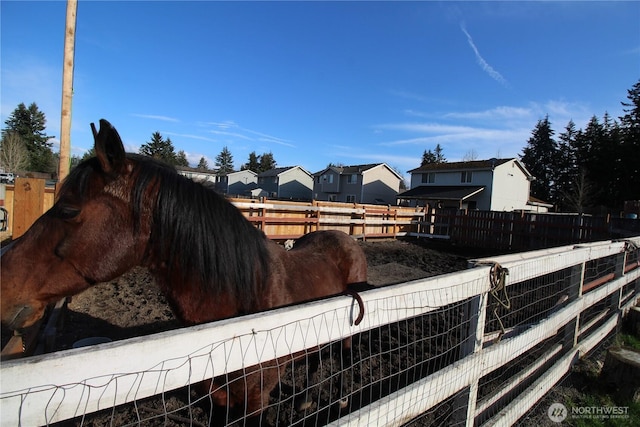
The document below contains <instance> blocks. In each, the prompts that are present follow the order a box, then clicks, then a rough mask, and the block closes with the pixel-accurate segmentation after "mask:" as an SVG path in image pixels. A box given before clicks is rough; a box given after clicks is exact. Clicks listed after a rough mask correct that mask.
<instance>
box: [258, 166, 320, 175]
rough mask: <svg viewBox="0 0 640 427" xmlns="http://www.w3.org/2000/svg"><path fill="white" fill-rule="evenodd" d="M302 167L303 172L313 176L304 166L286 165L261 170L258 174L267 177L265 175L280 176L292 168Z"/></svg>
mask: <svg viewBox="0 0 640 427" xmlns="http://www.w3.org/2000/svg"><path fill="white" fill-rule="evenodd" d="M296 168H298V169H300V170H302V171H303V172H305V173H306V174H307V175H309V176H311V174H310V173H309V172H307V170H305V169H304V168H303V167H302V166H285V167H281V168H273V169H269V170H268V171H264V172H260V173H259V174H258V176H259V177H265V176H278V175H281V174H283V173H285V172H288V171H290V170H292V169H296Z"/></svg>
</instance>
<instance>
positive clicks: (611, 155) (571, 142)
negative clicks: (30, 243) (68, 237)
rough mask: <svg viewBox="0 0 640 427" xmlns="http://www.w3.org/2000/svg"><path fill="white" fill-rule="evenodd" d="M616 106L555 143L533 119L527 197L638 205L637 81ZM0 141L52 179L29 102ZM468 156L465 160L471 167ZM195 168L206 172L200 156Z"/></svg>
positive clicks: (574, 206) (572, 204)
mask: <svg viewBox="0 0 640 427" xmlns="http://www.w3.org/2000/svg"><path fill="white" fill-rule="evenodd" d="M627 92H628V95H627V98H628V100H627V101H626V102H625V101H623V102H621V104H622V106H623V112H624V113H625V114H624V115H623V116H622V117H619V119H618V120H616V119H613V118H611V117H610V116H609V114H608V113H605V114H604V116H603V117H602V119H599V118H598V117H596V116H595V115H594V116H593V117H592V118H591V120H590V121H589V123H588V124H587V125H586V127H585V129H584V130H583V129H576V125H575V123H574V122H573V121H569V123H568V124H567V125H566V126H565V128H564V130H563V131H562V132H561V133H560V134H559V135H558V137H557V139H556V138H554V135H555V131H554V130H553V128H552V124H551V122H550V120H549V116H548V115H547V116H546V117H545V118H543V119H541V120H539V121H538V122H537V124H536V125H535V127H534V129H533V130H532V133H531V137H530V138H529V140H528V141H527V143H526V146H525V147H524V148H523V150H522V154H520V160H521V161H522V163H523V164H524V166H525V167H526V168H527V170H528V171H529V172H530V173H531V174H532V175H533V177H534V180H533V181H532V182H531V195H532V196H533V197H536V198H538V199H540V200H542V201H545V202H548V203H551V204H553V205H554V206H555V207H556V210H558V211H562V212H578V213H585V212H588V213H600V214H602V213H610V212H614V213H615V212H619V211H620V210H621V209H622V208H623V204H624V202H625V201H627V200H640V80H639V81H638V82H637V83H636V84H635V85H633V87H632V88H631V89H629V90H628V91H627ZM5 125H6V127H5V128H4V129H2V138H1V139H0V166H2V167H3V168H4V169H5V170H7V171H19V170H28V171H33V172H47V173H55V171H56V170H57V163H58V154H57V153H56V154H54V153H53V152H52V150H51V146H52V144H51V143H50V142H49V141H50V139H51V138H52V136H50V135H47V134H46V132H45V128H46V118H45V115H44V113H43V112H41V111H40V110H39V109H38V106H37V105H36V104H35V103H32V104H31V105H29V107H27V106H25V104H20V105H18V107H17V108H16V109H15V110H14V111H13V113H12V114H11V115H10V116H9V118H8V119H7V120H6V121H5ZM139 152H140V154H143V155H147V156H151V157H154V158H157V159H160V160H162V161H164V162H166V163H169V164H171V165H174V166H178V167H189V163H188V161H187V157H186V154H185V152H184V151H183V150H179V151H178V152H176V151H175V148H174V146H173V143H172V141H171V139H170V138H166V139H165V138H164V137H163V136H162V135H161V134H160V132H154V133H153V134H152V135H151V139H150V140H149V141H148V142H146V143H145V144H143V145H142V146H141V147H140V150H139ZM93 155H94V152H93V149H92V150H90V151H89V152H87V153H85V155H84V156H83V157H81V158H80V157H77V156H72V158H71V163H72V167H73V166H74V165H75V164H77V163H79V162H80V161H81V160H84V159H85V158H88V157H92V156H93ZM476 157H477V155H476V154H475V152H470V153H467V155H465V159H464V160H475V159H476ZM444 162H447V159H446V158H445V156H444V150H443V148H442V147H441V146H440V144H438V145H437V146H436V147H435V150H434V151H431V150H428V151H427V150H425V151H424V153H423V155H422V159H421V165H425V164H428V163H444ZM276 166H277V163H276V161H275V159H274V157H273V154H272V153H271V152H268V153H263V154H262V155H257V154H256V152H255V151H253V152H251V153H250V154H249V158H248V159H247V162H246V163H244V164H242V165H241V167H240V169H241V170H247V169H248V170H251V171H254V172H256V173H260V172H264V171H268V170H270V169H273V168H275V167H276ZM196 169H199V170H204V171H210V169H209V165H208V162H207V160H206V159H205V158H204V157H201V158H200V161H199V163H198V165H197V167H196ZM234 170H235V167H234V163H233V155H232V154H231V152H230V151H229V149H228V147H226V146H225V147H223V148H222V151H221V152H220V153H219V154H218V155H217V156H216V158H215V169H214V171H215V172H216V173H218V174H220V175H224V174H227V173H230V172H233V171H234Z"/></svg>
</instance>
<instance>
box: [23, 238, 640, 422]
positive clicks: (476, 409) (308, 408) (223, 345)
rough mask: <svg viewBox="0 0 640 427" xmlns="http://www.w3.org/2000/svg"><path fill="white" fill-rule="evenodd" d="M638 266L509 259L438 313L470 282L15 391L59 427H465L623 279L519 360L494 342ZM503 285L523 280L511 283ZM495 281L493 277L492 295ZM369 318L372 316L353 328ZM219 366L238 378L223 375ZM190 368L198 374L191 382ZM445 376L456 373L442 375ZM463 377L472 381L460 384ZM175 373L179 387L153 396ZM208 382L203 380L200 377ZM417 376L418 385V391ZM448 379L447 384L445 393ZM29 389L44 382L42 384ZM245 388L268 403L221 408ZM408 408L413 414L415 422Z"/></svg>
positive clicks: (635, 257)
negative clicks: (142, 390)
mask: <svg viewBox="0 0 640 427" xmlns="http://www.w3.org/2000/svg"><path fill="white" fill-rule="evenodd" d="M639 257H640V253H639V252H638V248H637V247H634V248H633V249H632V250H631V251H630V252H629V253H628V254H627V258H626V262H624V263H622V262H621V258H620V257H619V255H612V256H606V257H603V258H598V259H593V260H589V261H586V262H584V263H579V264H576V265H574V266H569V267H566V266H565V267H563V268H560V269H558V270H555V269H554V268H553V267H552V266H550V267H549V268H546V267H545V266H544V264H542V266H541V263H540V258H537V259H533V260H530V261H526V262H518V263H515V264H514V265H513V266H511V267H510V268H509V269H506V268H505V269H504V273H505V276H504V277H505V278H506V279H505V283H504V284H505V286H504V287H503V288H501V289H499V290H500V292H488V293H486V294H483V295H478V296H476V297H470V298H459V300H458V301H457V302H453V303H448V304H444V305H443V304H442V303H441V301H455V298H454V299H452V295H458V294H460V295H462V294H463V293H462V292H460V290H462V289H468V288H469V287H471V286H474V283H472V282H464V281H462V280H457V277H462V276H457V275H451V276H450V277H449V278H448V280H447V281H446V282H444V281H443V283H446V285H442V286H441V287H439V288H434V286H433V285H430V286H426V285H425V288H424V289H421V288H420V286H413V287H398V288H397V289H398V292H397V293H389V296H386V297H384V298H382V297H381V298H378V299H376V298H373V297H372V298H365V303H366V307H365V322H364V323H365V326H363V327H361V328H360V329H357V330H356V331H357V332H356V333H353V334H351V333H350V331H351V329H349V328H350V327H351V325H350V324H349V323H348V322H345V319H346V318H348V317H349V316H346V315H345V313H344V310H343V311H340V309H333V310H329V309H327V311H324V312H321V313H320V314H314V315H313V316H311V317H307V318H304V319H299V318H298V319H297V320H291V321H289V322H288V323H287V324H285V325H282V326H278V327H273V328H267V329H266V330H259V331H255V333H252V334H243V335H240V336H235V337H233V338H230V339H228V340H222V341H213V340H212V342H210V343H206V342H205V343H202V345H200V346H199V350H197V351H195V352H193V351H191V352H190V353H188V354H185V355H184V357H177V358H175V359H171V360H166V361H164V362H162V363H160V364H159V365H157V366H154V367H152V368H150V369H148V370H145V371H141V372H127V373H113V374H111V375H107V376H101V377H95V378H88V379H86V380H84V381H83V382H80V383H69V384H56V385H42V386H36V387H33V388H32V389H29V390H23V391H18V392H16V393H18V394H19V395H20V398H21V400H22V402H23V403H22V405H23V406H24V407H26V406H28V405H29V402H30V401H31V400H32V399H38V396H39V393H41V394H42V395H43V396H44V395H47V396H50V397H48V399H49V400H48V404H47V405H46V419H47V424H48V425H54V426H60V427H67V426H69V427H70V426H74V427H76V426H91V427H93V426H154V427H155V426H229V427H240V426H265V427H283V426H321V425H327V424H331V423H334V425H339V424H340V423H343V422H344V423H346V422H350V421H352V420H353V419H354V418H355V417H361V419H360V421H361V423H362V422H365V423H367V424H369V425H378V426H386V425H388V424H394V425H404V426H412V427H414V426H415V427H422V426H442V425H450V426H456V425H464V424H466V423H467V422H468V416H469V412H470V411H471V417H472V419H473V421H474V424H475V425H481V424H482V423H484V422H486V421H488V420H490V419H491V418H492V417H494V416H495V415H496V414H499V413H500V412H501V411H503V410H504V409H505V408H506V407H508V406H509V405H510V404H511V403H512V402H514V401H515V400H517V399H516V397H518V396H519V395H520V394H521V393H522V392H523V391H525V390H527V389H528V388H530V387H532V386H533V385H534V384H537V383H540V382H544V381H546V373H547V371H548V370H549V368H550V367H551V366H552V365H554V364H555V363H556V362H558V361H559V360H561V359H562V358H563V356H565V355H569V354H571V352H572V351H574V345H575V343H576V342H581V341H582V340H587V339H589V336H590V334H591V332H592V331H594V330H596V329H598V328H600V327H601V326H602V325H604V324H605V323H607V322H610V321H611V316H609V315H608V313H614V311H615V310H616V309H617V307H619V305H620V303H621V302H624V301H631V300H632V299H633V298H637V290H638V285H637V283H636V282H637V280H636V281H632V282H630V283H627V284H626V285H624V286H622V288H621V289H620V291H619V292H614V293H611V294H608V295H606V296H605V297H604V298H601V299H599V300H598V301H596V302H595V303H594V304H593V305H590V306H588V307H585V308H584V309H581V310H582V311H581V312H580V315H579V316H578V317H576V318H575V319H574V320H572V321H570V322H569V323H560V324H558V325H559V326H557V330H553V332H552V333H551V334H547V335H544V336H539V339H537V340H536V341H532V343H533V342H535V343H536V344H534V345H532V346H531V347H530V348H528V350H527V351H523V352H521V353H518V354H513V355H511V354H505V353H508V352H509V351H510V347H509V346H508V345H505V346H502V344H503V342H504V341H506V340H508V339H510V338H513V337H517V336H518V335H520V334H523V333H526V332H531V331H532V332H535V333H538V331H537V329H536V326H537V325H540V324H541V323H542V322H544V321H546V320H549V319H550V318H552V317H554V316H555V315H556V314H557V313H559V312H560V310H562V309H563V308H565V307H567V306H568V305H569V304H571V303H572V302H574V301H577V300H578V299H579V298H581V297H582V295H583V294H584V287H585V286H588V287H589V289H588V291H587V293H591V292H594V293H595V292H597V290H598V289H601V287H603V286H606V284H607V283H608V282H609V281H610V280H612V279H611V277H612V276H615V277H619V276H620V274H622V271H623V270H625V271H626V270H627V269H628V267H629V266H631V267H633V268H636V267H634V265H637V264H633V263H637V262H638V261H639ZM550 265H551V264H550ZM487 270H488V269H487ZM507 273H508V274H507ZM465 277H466V276H465ZM509 277H520V278H524V279H522V281H520V282H513V283H512V282H510V281H509ZM474 280H478V279H474ZM418 283H422V282H420V281H418ZM425 283H426V282H425ZM429 283H431V282H429ZM433 283H436V282H433ZM496 283H497V282H496V281H495V280H493V281H492V286H496ZM408 289H410V290H408ZM494 290H498V289H494ZM372 295H380V294H372ZM322 307H323V308H322V310H324V306H322ZM345 310H346V309H345ZM316 313H317V312H316ZM367 316H368V317H367ZM369 319H376V320H375V321H372V323H371V324H370V325H369V326H367V324H366V323H367V322H368V321H369ZM336 331H337V332H336ZM345 331H346V332H345ZM175 333H176V334H178V333H180V332H179V331H175ZM476 333H479V334H480V336H476ZM541 333H542V332H541ZM327 336H332V337H335V336H339V337H346V338H340V339H333V340H331V341H329V342H326V339H325V338H323V337H327ZM168 342H169V341H168ZM301 346H302V347H301ZM300 348H306V350H300ZM283 349H284V351H282V350H283ZM493 350H496V353H495V354H496V356H498V357H499V358H502V359H503V363H501V364H499V365H497V366H496V367H495V368H491V369H490V370H489V368H482V367H480V366H478V364H480V363H481V361H482V360H483V359H482V358H481V357H478V359H477V360H478V364H476V365H472V364H470V363H466V362H468V361H469V360H472V361H473V360H475V359H473V357H474V356H477V355H478V352H480V354H482V352H483V351H485V352H486V351H493ZM269 354H279V355H282V356H280V357H279V358H278V359H276V360H271V361H265V362H262V363H260V364H258V365H256V364H255V362H251V361H253V360H257V359H256V357H258V358H259V359H261V360H264V359H265V358H264V357H263V356H264V355H269ZM485 354H486V353H485ZM221 355H223V356H222V359H221ZM233 357H240V358H241V359H242V360H232V358H233ZM220 360H223V361H224V362H226V363H220ZM230 362H234V363H235V364H231V366H243V368H242V369H241V370H239V371H236V370H234V369H235V368H234V369H230V368H229V367H228V366H227V364H228V363H230ZM485 362H486V361H485ZM252 363H254V364H252ZM196 366H198V367H199V368H198V369H196V368H195V367H196ZM202 366H205V367H206V369H204V373H203V370H202V369H200V368H201V367H202ZM452 366H460V367H461V368H460V370H459V371H456V370H455V369H452ZM463 367H464V369H462V368H463ZM465 369H466V371H465ZM482 369H487V370H482ZM471 371H473V372H471ZM443 372H445V373H446V375H445V374H443ZM452 372H453V374H452ZM476 372H483V373H482V375H481V376H480V375H478V377H476V382H474V380H473V375H476V374H475V373H476ZM439 374H442V375H439ZM452 375H453V376H452ZM175 377H179V378H180V381H182V383H183V384H184V386H183V387H180V388H177V389H172V388H174V387H173V386H172V387H168V386H167V384H169V383H171V384H173V383H172V382H170V381H169V379H170V378H175ZM211 377H213V378H215V381H214V382H211V381H207V379H208V378H211ZM143 378H147V379H148V378H152V379H154V381H155V382H156V389H157V394H156V395H155V396H153V397H143V395H141V394H139V387H140V384H141V381H142V379H143ZM274 378H275V381H274ZM425 378H429V382H428V383H426V384H427V386H424V387H422V386H421V384H424V383H425V382H424V380H425ZM478 378H479V379H478ZM458 380H459V382H460V384H461V386H460V387H458V388H454V387H452V386H451V384H452V382H453V383H456V382H458ZM43 383H44V384H47V382H46V380H45V381H43ZM256 388H257V389H260V388H266V389H267V391H268V393H265V394H264V396H263V398H262V400H261V404H260V405H259V408H258V409H257V410H256V411H254V412H253V413H248V412H247V411H246V407H245V406H244V403H243V402H244V401H245V400H246V399H245V398H246V397H247V395H245V396H243V398H241V399H239V403H238V404H237V405H235V406H233V407H232V408H231V409H229V408H227V407H226V406H228V405H229V404H231V403H233V402H234V394H235V393H238V392H240V393H249V394H250V393H251V391H252V390H255V389H256ZM407 388H411V389H412V390H413V392H412V393H410V394H406V396H408V397H406V398H404V400H402V401H401V403H399V404H398V405H396V406H395V407H393V408H389V409H384V410H378V411H376V410H373V411H371V412H370V414H371V415H366V416H369V417H370V418H368V419H365V420H364V421H363V420H362V417H363V415H362V413H361V412H362V411H361V410H365V411H369V410H370V408H372V407H374V408H375V406H376V404H378V402H380V401H384V400H385V399H386V400H389V399H392V398H395V397H396V396H398V395H402V393H404V390H406V389H407ZM171 389H172V390H171ZM78 390H80V391H81V394H80V395H81V398H80V399H79V401H78V402H77V403H75V402H72V403H71V404H72V405H76V406H75V414H76V417H75V418H72V419H69V420H67V421H63V422H58V423H56V424H51V421H52V420H55V419H57V416H56V414H57V412H58V411H59V409H60V407H61V405H63V404H64V405H67V406H68V405H69V402H66V401H65V399H66V398H67V396H71V395H72V394H73V393H75V392H77V391H78ZM114 390H116V391H117V393H116V394H114V393H112V391H114ZM239 390H240V391H239ZM76 395H77V394H76ZM89 396H91V397H97V400H98V409H99V410H98V411H95V412H94V410H93V408H91V409H90V410H89V408H88V406H87V403H86V402H87V401H88V400H89V399H88V398H89ZM114 396H126V400H128V401H129V403H126V404H119V401H116V400H115V397H114ZM118 399H120V397H118ZM425 402H428V403H425ZM220 403H222V406H220ZM533 404H534V402H531V405H533ZM416 408H423V409H424V411H417V410H416ZM419 412H423V413H422V414H421V415H420V416H418V417H417V418H415V416H416V414H417V413H419ZM368 413H369V412H368ZM366 416H365V418H366ZM22 425H25V424H22Z"/></svg>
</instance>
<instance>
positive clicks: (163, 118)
mask: <svg viewBox="0 0 640 427" xmlns="http://www.w3.org/2000/svg"><path fill="white" fill-rule="evenodd" d="M131 115H132V116H133V117H140V118H142V119H151V120H161V121H163V122H172V123H178V122H180V120H178V119H176V118H174V117H167V116H157V115H154V114H131Z"/></svg>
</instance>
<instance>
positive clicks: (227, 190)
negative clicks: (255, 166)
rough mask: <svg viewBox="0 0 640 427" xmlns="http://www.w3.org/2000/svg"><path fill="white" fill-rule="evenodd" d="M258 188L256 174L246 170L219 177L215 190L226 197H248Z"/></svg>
mask: <svg viewBox="0 0 640 427" xmlns="http://www.w3.org/2000/svg"><path fill="white" fill-rule="evenodd" d="M257 186H258V174H257V173H255V172H254V171H252V170H249V169H246V170H241V171H237V172H230V173H228V174H226V175H222V176H220V177H219V181H218V182H217V183H216V190H218V191H219V192H220V193H222V194H226V195H228V196H249V195H251V191H252V190H254V189H255V188H256V187H257Z"/></svg>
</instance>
